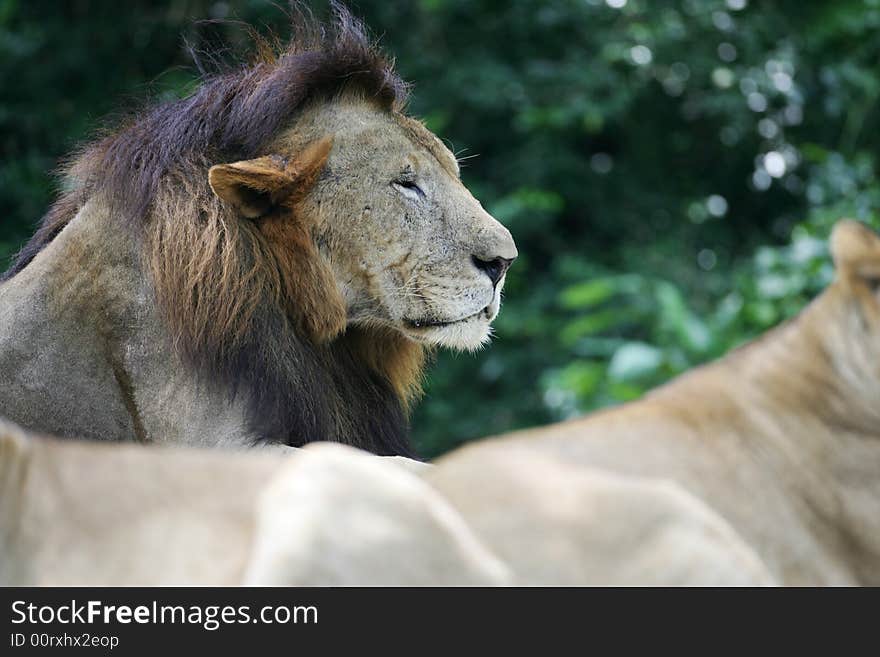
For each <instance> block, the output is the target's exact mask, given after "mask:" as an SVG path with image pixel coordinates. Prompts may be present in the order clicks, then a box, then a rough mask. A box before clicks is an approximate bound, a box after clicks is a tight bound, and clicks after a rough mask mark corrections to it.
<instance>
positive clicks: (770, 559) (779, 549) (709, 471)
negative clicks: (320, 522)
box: [432, 221, 880, 585]
mask: <svg viewBox="0 0 880 657" xmlns="http://www.w3.org/2000/svg"><path fill="white" fill-rule="evenodd" d="M832 252H833V256H834V260H835V262H836V263H837V266H838V269H837V278H836V281H835V282H834V283H833V284H832V285H831V286H830V287H829V288H828V289H827V290H826V291H825V292H824V293H823V294H822V295H821V296H820V297H818V298H817V299H816V300H815V301H814V302H813V303H812V304H811V305H810V306H809V307H808V308H807V309H806V310H805V311H804V312H803V313H802V314H801V315H800V316H799V317H798V318H797V319H795V320H793V321H792V322H790V323H788V324H786V325H784V326H781V327H779V328H778V329H776V330H774V331H772V332H770V333H768V334H767V335H765V336H764V337H762V338H761V339H759V340H757V341H755V342H754V343H752V344H750V345H748V346H746V347H744V348H742V349H739V350H737V351H734V352H733V353H731V354H730V355H728V356H727V357H726V358H723V359H721V360H720V361H718V362H716V363H713V364H710V365H708V366H705V367H702V368H698V369H696V370H694V371H692V372H690V373H688V374H686V375H684V376H682V377H680V378H679V379H677V380H675V381H673V382H672V383H669V384H667V385H666V386H663V387H661V388H660V389H658V390H656V391H655V392H653V393H651V394H649V395H647V396H646V397H645V398H644V399H643V400H641V401H638V402H635V403H631V404H627V405H624V406H621V407H619V408H616V409H612V410H609V411H605V412H601V413H597V414H594V415H591V416H588V417H586V418H583V419H578V420H573V421H569V422H564V423H561V424H557V425H553V426H549V427H544V428H537V429H532V430H527V431H522V432H518V433H515V434H512V435H510V436H502V437H498V438H494V439H491V440H487V441H485V442H481V443H477V444H474V445H472V446H468V447H465V448H463V449H462V450H459V451H458V452H456V453H453V454H452V455H450V456H447V457H445V458H443V459H441V460H440V461H439V463H438V467H437V469H436V470H435V475H432V476H436V477H438V482H437V485H438V488H439V490H440V491H441V492H447V493H449V494H451V493H452V491H453V489H452V488H450V487H449V486H451V485H452V484H448V485H447V484H444V483H443V481H442V479H443V473H451V472H456V471H460V470H461V469H463V468H470V469H471V470H472V471H473V472H479V473H480V474H479V476H478V477H473V478H472V479H473V481H471V484H470V485H472V486H474V487H478V486H481V482H482V481H483V480H485V479H486V478H487V477H490V476H491V474H490V473H491V471H492V469H493V467H494V466H493V463H495V462H496V461H497V460H498V458H499V456H500V454H502V453H505V452H507V451H509V450H512V449H523V450H527V451H531V452H532V453H534V454H535V458H551V459H555V460H558V461H559V462H561V463H564V464H565V465H566V466H567V467H576V468H598V469H602V470H606V471H609V472H614V473H620V474H624V475H627V476H636V477H648V478H654V479H665V480H669V481H672V482H675V484H676V485H678V486H680V487H681V488H682V489H683V490H684V491H686V492H687V493H689V494H690V495H693V496H695V497H697V498H698V499H700V500H702V501H703V502H705V503H706V504H708V506H709V507H711V508H713V509H714V510H715V511H717V512H718V513H719V514H720V515H721V516H722V517H723V518H724V519H725V520H726V521H727V522H728V523H730V525H731V526H732V527H733V529H734V530H735V531H736V532H737V533H738V534H739V535H740V536H741V537H743V538H744V539H745V541H746V543H748V544H749V545H750V546H751V547H752V548H754V549H755V551H756V552H757V554H758V555H759V556H760V558H761V559H762V560H763V561H764V563H766V564H767V566H768V568H769V569H770V572H771V573H772V575H773V577H774V578H775V579H776V580H777V581H779V582H782V583H788V584H814V585H815V584H856V583H862V584H878V583H880V514H878V513H877V510H878V509H880V294H878V291H877V287H876V282H875V280H874V278H873V276H874V274H873V272H875V271H876V270H877V268H878V267H880V237H878V236H877V235H875V234H873V233H872V232H871V231H869V230H867V229H866V228H865V227H863V226H861V225H859V224H857V223H855V222H849V221H845V222H841V223H840V224H839V225H838V226H837V227H836V228H835V231H834V237H833V238H832ZM481 466H484V467H481ZM454 485H455V486H456V487H457V488H456V490H458V489H461V490H463V489H464V487H466V486H467V485H468V484H466V483H465V482H463V481H461V480H459V481H456V482H455V483H454ZM513 485H515V484H513ZM549 501H550V500H548V502H549ZM456 506H457V508H458V509H459V511H460V512H461V513H462V514H463V515H464V517H465V518H466V519H468V520H469V521H470V522H471V523H472V525H473V526H474V527H475V529H476V531H477V533H478V535H480V536H482V537H483V538H484V539H485V540H487V543H488V545H489V547H490V548H493V546H497V545H500V543H501V542H503V541H505V540H506V539H505V535H504V534H503V533H499V532H496V533H492V532H491V531H490V528H489V527H487V526H486V525H484V524H483V525H481V524H480V522H478V521H477V519H478V518H481V517H482V518H484V519H485V518H486V516H485V514H482V513H481V512H479V511H478V509H477V507H478V504H476V503H475V502H472V501H470V500H469V499H468V498H467V496H460V495H459V496H458V503H457V504H456ZM510 512H511V513H514V514H517V513H519V512H518V511H517V510H515V509H514V510H511V511H510ZM620 521H621V522H626V518H621V519H620ZM486 522H487V520H486Z"/></svg>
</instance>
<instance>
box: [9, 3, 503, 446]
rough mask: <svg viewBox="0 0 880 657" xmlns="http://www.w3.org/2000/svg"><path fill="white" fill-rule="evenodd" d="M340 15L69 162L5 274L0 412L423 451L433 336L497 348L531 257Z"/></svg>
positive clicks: (99, 428) (25, 418)
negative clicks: (502, 313) (522, 261)
mask: <svg viewBox="0 0 880 657" xmlns="http://www.w3.org/2000/svg"><path fill="white" fill-rule="evenodd" d="M334 7H335V13H334V21H333V24H332V25H331V26H330V27H328V28H323V27H321V26H319V25H315V24H314V23H313V21H311V20H310V19H304V20H303V25H302V26H300V27H301V29H299V32H298V34H297V36H295V37H294V39H292V42H291V44H290V46H289V47H288V48H287V50H286V51H285V52H283V53H282V54H280V55H279V56H277V57H273V56H268V55H266V54H265V53H266V52H268V49H267V48H265V47H261V48H259V50H260V53H261V56H262V57H263V59H261V60H260V61H258V62H256V63H254V64H253V65H251V66H248V67H243V68H240V69H236V70H232V71H228V72H225V73H221V74H217V75H214V76H212V77H209V78H208V79H206V80H205V81H204V83H203V84H202V85H201V87H200V88H199V89H198V90H197V91H196V92H195V93H193V94H192V95H191V96H189V97H188V98H185V99H183V100H180V101H176V102H171V103H166V104H163V105H159V106H157V107H155V108H154V109H152V110H151V111H148V112H146V113H144V114H142V115H139V116H135V117H133V118H132V119H131V120H130V121H129V122H128V124H127V125H126V126H124V127H123V128H122V129H120V130H118V131H116V132H115V133H113V134H110V135H109V136H108V137H106V138H104V139H102V140H100V141H98V142H97V143H94V144H92V145H91V146H89V147H88V148H86V149H85V150H84V151H83V152H82V153H81V154H80V155H79V156H78V157H77V158H76V159H75V160H74V161H73V163H72V164H71V166H70V167H69V168H68V170H67V180H66V187H67V189H69V191H67V192H65V194H64V195H63V196H62V197H61V198H60V199H59V200H58V201H57V203H56V204H55V205H54V206H53V207H52V208H51V210H50V211H49V213H48V214H47V216H46V217H45V219H44V220H43V223H42V225H41V227H40V228H39V230H38V231H37V233H36V234H35V235H34V237H33V238H32V239H31V241H30V242H29V243H28V244H27V246H25V247H24V249H23V250H22V252H21V253H20V254H19V256H18V258H17V259H16V261H15V263H14V264H13V265H12V267H11V269H10V270H9V271H8V272H7V273H6V274H5V277H4V278H5V282H4V283H2V284H0V415H2V416H5V417H7V418H9V419H11V420H13V421H16V422H18V423H19V424H21V425H23V426H25V427H27V428H30V429H35V430H38V431H41V432H46V433H50V434H54V435H58V436H68V437H69V436H79V437H83V438H92V439H103V440H135V441H140V442H157V441H164V442H169V443H187V444H206V445H221V444H225V445H252V444H264V443H276V444H283V445H291V446H300V445H303V444H305V443H307V442H309V441H313V440H333V441H339V442H343V443H348V444H351V445H356V446H359V447H362V448H364V449H367V450H370V451H372V452H375V453H378V454H398V455H409V454H411V448H410V446H409V441H408V435H407V434H408V428H407V417H406V416H407V409H408V405H409V402H410V401H411V400H412V398H413V397H414V396H415V395H416V394H417V391H418V388H419V381H420V376H421V370H422V365H423V360H424V353H425V350H426V348H430V347H432V346H435V345H440V346H446V347H451V348H457V349H475V348H477V347H479V346H480V345H481V344H483V343H484V342H486V341H487V340H488V336H489V332H490V323H491V322H492V320H494V318H495V316H496V315H497V313H498V309H499V304H500V296H501V289H502V287H503V285H504V278H505V272H506V270H507V267H508V266H509V265H510V263H511V262H512V261H513V260H514V258H516V255H517V250H516V247H515V245H514V242H513V239H512V238H511V236H510V233H509V232H508V231H507V230H506V229H505V228H504V227H503V226H501V224H499V223H498V222H497V221H495V220H494V219H493V218H492V217H491V216H490V215H489V214H488V213H487V212H486V211H485V210H483V208H482V207H481V206H480V204H479V202H478V201H476V200H475V199H474V198H473V196H471V194H470V193H469V192H468V190H467V189H466V188H465V187H464V186H463V185H462V183H461V181H460V179H459V171H458V165H457V162H456V160H455V158H454V157H453V155H452V154H451V153H450V152H449V150H448V149H447V148H446V147H445V146H444V145H443V144H442V143H441V142H440V140H439V139H438V138H437V137H435V136H434V135H433V134H432V133H431V132H429V131H428V130H427V129H426V128H425V127H424V126H423V125H422V124H421V123H419V122H417V121H415V120H413V119H411V118H408V117H407V116H405V115H404V114H403V113H402V108H403V106H404V103H405V100H406V85H405V84H404V83H403V82H402V81H401V79H400V78H399V77H398V76H397V74H396V73H395V71H394V70H393V67H392V64H391V63H390V62H389V60H387V59H386V58H385V57H384V56H383V55H382V54H381V53H380V52H379V51H378V50H376V49H375V48H374V47H373V46H372V45H371V44H370V42H369V41H368V39H367V37H366V36H365V34H364V30H363V26H362V25H361V24H360V23H359V22H358V21H356V20H355V19H353V18H352V17H351V16H350V14H349V13H348V12H347V11H346V10H344V9H343V8H341V7H338V6H336V5H334Z"/></svg>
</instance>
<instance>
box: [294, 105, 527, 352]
mask: <svg viewBox="0 0 880 657" xmlns="http://www.w3.org/2000/svg"><path fill="white" fill-rule="evenodd" d="M309 121H312V122H314V124H315V127H316V128H318V127H319V128H320V129H321V131H323V133H324V134H325V135H326V134H327V130H328V128H329V130H330V131H331V132H330V134H332V137H333V148H332V151H331V153H330V156H329V159H328V160H327V162H326V165H325V166H324V170H323V172H322V174H321V176H320V178H319V179H318V181H317V183H316V184H315V185H314V187H313V189H312V190H311V191H310V193H309V194H308V196H307V198H306V199H305V200H304V201H303V204H302V210H301V211H302V212H303V213H306V214H311V215H313V216H316V217H317V218H318V219H317V222H316V238H317V240H318V244H319V247H320V249H321V251H322V253H323V254H324V256H325V257H326V258H328V259H329V261H330V263H331V266H332V268H333V271H334V274H335V277H336V279H337V283H338V286H339V289H340V290H341V292H342V296H343V298H344V301H345V305H346V310H347V316H348V322H349V323H354V324H361V325H382V326H386V327H391V328H393V329H395V330H397V331H400V332H401V333H403V334H404V335H406V336H408V337H409V338H411V339H412V340H415V341H418V342H421V343H427V344H437V345H443V346H447V347H453V348H459V349H475V348H477V347H479V346H480V345H481V344H483V343H485V342H486V341H487V340H488V338H489V334H490V325H491V322H492V320H494V319H495V317H496V315H497V314H498V310H499V306H500V304H501V290H502V287H503V286H504V278H505V272H506V271H507V268H508V266H509V265H510V263H511V262H512V261H513V260H514V259H515V258H516V256H517V250H516V246H515V245H514V242H513V238H512V237H511V235H510V233H509V232H508V230H507V229H506V228H504V226H502V225H501V224H500V223H498V222H497V221H496V220H495V219H494V218H492V216H491V215H489V213H487V212H486V211H485V210H484V209H483V207H482V206H481V205H480V203H479V201H477V200H476V199H475V198H474V197H473V196H472V195H471V193H470V192H469V191H468V190H467V188H465V186H464V185H463V184H462V182H461V180H460V179H459V177H458V166H457V163H456V161H455V158H454V156H453V155H452V154H451V153H450V152H449V150H448V149H447V148H446V147H445V146H444V145H443V144H442V143H441V142H440V140H439V139H437V137H435V136H434V135H433V134H432V133H430V132H429V131H428V130H427V129H425V128H424V127H423V126H422V125H421V124H419V123H417V122H415V121H413V120H411V119H408V118H405V117H403V116H400V115H392V114H389V113H387V112H381V111H379V110H377V109H375V108H373V107H372V106H371V105H369V104H367V103H364V102H356V101H350V100H349V101H337V102H336V103H334V104H331V105H330V107H329V109H328V107H327V105H322V106H321V109H320V110H316V112H315V115H314V116H312V117H309V116H308V115H306V117H305V118H304V119H303V121H302V122H301V123H300V124H299V125H298V126H297V128H296V129H295V131H296V133H297V134H299V135H302V134H303V125H302V124H303V123H306V124H308V122H309Z"/></svg>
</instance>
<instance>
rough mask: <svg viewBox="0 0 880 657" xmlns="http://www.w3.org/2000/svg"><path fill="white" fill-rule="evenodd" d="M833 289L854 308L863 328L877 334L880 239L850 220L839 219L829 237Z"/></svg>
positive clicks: (879, 304)
mask: <svg viewBox="0 0 880 657" xmlns="http://www.w3.org/2000/svg"><path fill="white" fill-rule="evenodd" d="M831 255H832V257H833V258H834V264H835V267H836V270H837V281H836V285H837V287H838V288H840V289H841V291H842V292H845V294H844V295H842V296H845V297H846V298H849V299H850V300H851V301H852V302H853V303H856V304H858V313H857V316H858V317H859V318H860V324H861V325H862V327H863V328H866V329H869V330H870V332H871V333H872V334H874V335H877V334H880V235H878V234H877V233H875V232H874V231H873V230H871V229H870V228H868V227H867V226H866V225H864V224H861V223H859V222H857V221H853V220H852V219H843V220H841V221H839V222H838V223H837V224H836V225H835V226H834V231H833V232H832V234H831Z"/></svg>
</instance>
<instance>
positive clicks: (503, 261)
mask: <svg viewBox="0 0 880 657" xmlns="http://www.w3.org/2000/svg"><path fill="white" fill-rule="evenodd" d="M471 260H473V262H474V266H476V268H477V269H479V270H480V271H482V272H484V273H485V274H486V276H488V277H489V280H491V281H492V285H493V286H495V285H498V281H500V280H501V277H502V276H504V273H505V272H506V271H507V269H508V268H509V267H510V265H511V263H512V262H513V261H514V258H500V257H499V258H492V259H491V260H483V259H482V258H478V257H477V256H471Z"/></svg>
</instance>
